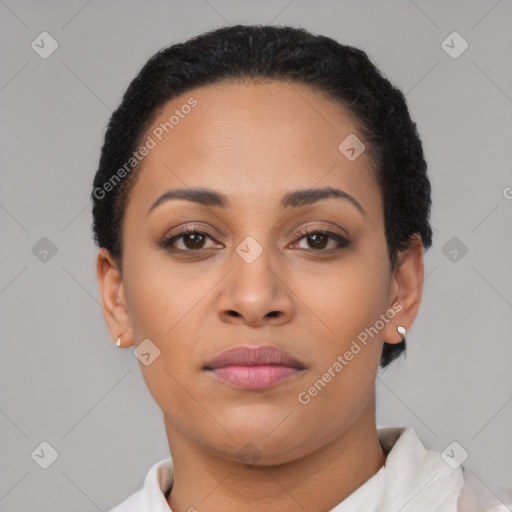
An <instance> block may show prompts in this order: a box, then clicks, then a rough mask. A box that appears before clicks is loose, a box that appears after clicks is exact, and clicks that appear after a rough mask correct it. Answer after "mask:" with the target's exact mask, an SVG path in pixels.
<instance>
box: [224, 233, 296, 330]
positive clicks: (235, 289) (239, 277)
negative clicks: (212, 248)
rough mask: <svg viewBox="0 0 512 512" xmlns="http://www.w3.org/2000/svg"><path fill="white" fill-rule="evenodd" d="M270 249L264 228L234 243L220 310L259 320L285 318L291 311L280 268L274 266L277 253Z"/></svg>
mask: <svg viewBox="0 0 512 512" xmlns="http://www.w3.org/2000/svg"><path fill="white" fill-rule="evenodd" d="M256 237H258V239H257V238H256ZM260 241H261V243H260ZM272 251H273V244H272V240H271V239H270V237H269V236H266V235H265V233H264V232H263V230H261V231H259V232H258V233H257V234H255V235H254V236H253V235H249V236H247V237H246V238H245V239H243V240H242V242H240V243H239V244H238V245H237V246H236V247H235V250H234V251H233V256H232V258H233V259H232V263H233V265H232V270H231V272H230V273H229V278H228V281H227V282H226V285H225V286H224V287H223V290H222V293H221V297H220V300H219V303H218V307H219V314H221V315H226V314H227V315H228V317H230V318H231V317H233V316H237V317H238V316H240V317H243V318H244V319H245V320H246V321H247V322H250V323H258V322H261V321H262V320H263V319H264V318H265V317H266V316H267V317H268V318H270V317H272V318H273V317H279V318H285V317H288V316H289V315H290V314H291V313H292V309H293V302H292V300H291V297H290V292H289V290H288V288H287V287H286V286H285V285H284V282H283V272H282V270H280V269H278V268H277V267H276V264H277V262H278V261H279V257H274V256H275V255H274V254H273V252H272ZM235 313H236V314H235ZM270 313H271V314H270Z"/></svg>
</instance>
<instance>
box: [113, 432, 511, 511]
mask: <svg viewBox="0 0 512 512" xmlns="http://www.w3.org/2000/svg"><path fill="white" fill-rule="evenodd" d="M378 434H379V439H380V442H381V445H382V447H383V449H384V451H385V452H386V453H387V458H386V463H385V465H384V466H382V467H381V468H380V470H379V471H377V473H375V474H374V475H373V476H372V477H371V478H370V479H369V480H367V481H366V482H365V483H364V484H362V485H361V486H360V487H359V488H358V489H356V490H355V491H354V492H353V493H352V494H351V495H350V496H348V497H347V498H346V499H345V500H343V502H341V503H339V504H338V505H337V506H336V507H334V508H333V509H332V510H331V512H359V511H364V512H377V511H378V512H396V511H397V510H400V511H401V512H412V511H414V512H432V511H434V510H435V511H436V512H457V499H458V497H459V495H460V493H461V489H462V487H463V485H464V476H463V468H462V466H460V467H457V468H456V469H452V468H451V467H450V466H449V465H448V464H447V463H446V462H445V461H444V460H443V459H442V457H441V454H440V453H439V452H437V451H432V450H427V449H425V448H424V446H423V444H422V443H421V441H420V440H419V438H418V436H417V435H416V432H415V431H414V429H413V428H411V427H402V428H379V429H378ZM173 478H174V468H173V464H172V459H171V457H167V458H165V459H163V460H161V461H159V462H157V463H156V464H155V465H153V466H152V467H151V468H150V469H149V471H148V473H147V475H146V478H145V480H144V486H143V488H142V489H140V490H139V491H137V492H136V493H134V494H132V495H131V496H130V497H128V498H127V499H126V500H124V501H123V502H122V503H121V504H119V505H118V506H117V507H115V508H113V509H111V511H110V512H132V511H133V510H137V511H138V512H172V510H171V509H170V508H169V505H168V504H167V501H166V498H165V493H166V491H167V490H168V489H169V487H170V486H171V483H172V481H173ZM492 510H497V511H498V510H507V509H506V508H496V509H494V508H493V509H492Z"/></svg>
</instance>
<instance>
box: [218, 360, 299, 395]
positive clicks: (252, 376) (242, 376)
mask: <svg viewBox="0 0 512 512" xmlns="http://www.w3.org/2000/svg"><path fill="white" fill-rule="evenodd" d="M211 372H212V373H213V374H214V375H215V376H217V377H218V378H219V379H221V380H223V381H226V382H228V383H229V384H231V385H233V386H235V387H236V388H239V389H246V390H258V389H267V388H270V387H272V386H275V385H276V384H277V383H279V382H282V381H284V380H286V379H289V378H290V377H293V376H294V375H296V374H297V373H299V372H300V370H299V369H298V368H292V367H290V366H279V365H265V366H224V367H222V368H214V369H213V370H211Z"/></svg>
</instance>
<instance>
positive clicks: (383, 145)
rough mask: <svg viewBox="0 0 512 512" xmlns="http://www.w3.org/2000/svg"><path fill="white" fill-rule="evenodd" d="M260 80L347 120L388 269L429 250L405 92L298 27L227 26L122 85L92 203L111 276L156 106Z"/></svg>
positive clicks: (421, 177) (423, 187)
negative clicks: (294, 86)
mask: <svg viewBox="0 0 512 512" xmlns="http://www.w3.org/2000/svg"><path fill="white" fill-rule="evenodd" d="M265 79H276V80H284V81H288V82H291V83H300V84H306V85H309V86H312V87H313V88H316V89H317V90H319V91H322V92H324V93H327V94H328V95H329V97H332V98H333V99H335V100H338V101H340V103H341V104H342V105H344V106H345V107H346V108H348V110H349V112H351V113H352V115H353V116H354V118H355V120H356V122H357V123H358V126H359V128H360V130H361V136H362V137H364V140H365V145H366V147H367V149H368V154H369V155H370V157H371V162H372V163H373V165H374V168H375V172H376V180H377V183H378V185H379V189H380V191H381V194H382V198H383V204H384V223H385V233H386V242H387V248H388V258H389V262H390V267H391V269H392V270H394V269H395V268H396V266H397V264H398V253H399V251H401V250H404V249H407V248H408V247H410V243H411V237H412V235H414V234H419V235H420V237H421V241H422V243H423V247H424V248H425V249H427V248H429V247H430V246H431V245H432V229H431V226H430V223H429V218H430V207H431V198H430V193H431V187H430V181H429V179H428V177H427V173H426V170H427V165H426V162H425V159H424V156H423V149H422V145H421V140H420V138H419V135H418V132H417V129H416V124H415V123H414V122H413V121H412V120H411V118H410V115H409V111H408V108H407V105H406V100H405V96H404V94H403V93H402V92H401V91H400V90H398V89H397V88H396V87H394V86H393V85H392V84H391V83H390V82H389V80H387V79H386V78H384V76H383V75H382V74H381V73H380V72H379V70H378V69H377V68H376V67H375V65H374V64H373V63H372V62H371V61H370V60H369V58H368V56H367V55H366V53H365V52H363V51H362V50H360V49H357V48H354V47H352V46H348V45H343V44H340V43H338V42H337V41H335V40H334V39H331V38H329V37H326V36H322V35H315V34H313V33H311V32H309V31H308V30H306V29H304V28H295V27H287V26H265V25H234V26H228V27H222V28H219V29H215V30H211V31H209V32H206V33H204V34H200V35H198V36H196V37H193V38H191V39H189V40H187V41H185V42H182V43H178V44H174V45H171V46H168V47H165V48H162V49H161V50H160V51H158V52H157V53H156V54H155V55H153V56H152V57H151V58H150V59H149V60H148V61H147V63H146V64H145V65H144V66H143V68H142V69H141V70H140V72H139V73H138V75H137V76H136V77H135V78H134V79H133V81H132V82H131V83H130V85H129V87H128V89H127V90H126V92H125V94H124V96H123V99H122V101H121V104H120V105H119V107H118V108H117V110H115V112H114V113H113V114H112V116H111V118H110V121H109V123H108V127H107V129H106V132H105V140H104V143H103V147H102V149H101V157H100V161H99V167H98V170H97V172H96V175H95V178H94V184H93V191H92V193H91V199H92V202H93V230H94V240H95V242H96V244H97V245H98V247H105V248H107V249H108V251H109V252H110V254H111V255H112V257H113V258H114V259H115V261H116V263H117V264H118V266H119V269H122V265H121V259H122V258H121V247H122V237H121V234H122V221H123V214H124V210H125V206H126V202H127V198H128V194H129V192H130V190H131V188H132V186H133V183H134V180H135V176H136V175H137V173H136V172H129V173H128V175H127V176H126V177H124V176H125V174H126V172H125V173H119V170H120V169H121V168H123V166H124V168H125V169H126V163H127V162H128V161H130V158H131V157H132V155H133V154H134V152H135V151H136V150H137V148H138V146H139V144H140V143H141V141H142V139H143V137H144V136H145V134H146V131H147V130H148V129H149V127H150V126H151V123H152V122H153V120H154V119H155V118H156V116H157V114H158V113H159V112H160V110H161V108H162V107H163V106H164V105H165V103H166V102H168V101H169V100H171V99H172V98H174V97H176V96H178V95H179V94H181V93H184V92H186V91H187V90H190V89H192V88H194V87H198V86H206V85H209V84H214V83H221V82H223V81H227V82H229V81H237V80H239V81H244V80H255V81H257V80H265ZM136 167H137V164H136V163H135V164H133V169H135V168H136ZM116 173H117V175H116ZM120 175H123V177H124V179H122V180H121V179H120V178H119V176H120ZM113 178H115V179H116V180H118V181H120V183H119V184H118V185H117V184H116V183H115V182H113V181H112V180H113ZM107 183H110V184H111V186H109V187H106V186H105V184H107ZM107 190H108V193H106V191H107ZM404 351H405V338H404V339H403V340H402V342H400V343H398V344H389V343H384V347H383V351H382V356H381V360H380V365H381V367H383V368H384V367H385V366H387V365H388V364H389V363H390V362H391V361H393V360H394V359H396V358H397V357H398V356H399V355H400V354H401V353H402V352H404Z"/></svg>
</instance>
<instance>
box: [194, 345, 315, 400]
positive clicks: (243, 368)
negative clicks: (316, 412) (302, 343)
mask: <svg viewBox="0 0 512 512" xmlns="http://www.w3.org/2000/svg"><path fill="white" fill-rule="evenodd" d="M305 369H306V367H305V366H304V365H303V364H302V363H301V362H300V361H299V360H298V359H296V358H295V357H293V356H292V355H291V354H289V353H288V352H285V351H283V350H280V349H278V348H276V347H273V346H270V345H265V346H260V347H249V346H241V347H235V348H232V349H229V350H226V351H223V352H221V353H220V354H219V355H218V356H217V357H215V358H214V359H212V360H211V361H209V362H208V363H207V364H206V365H205V366H204V367H203V370H205V371H208V372H210V373H211V374H212V375H213V376H214V377H215V378H217V379H220V380H221V381H223V382H225V383H227V384H229V385H231V386H232V387H235V388H238V389H243V390H248V391H258V390H262V389H267V388H270V387H273V386H276V385H277V384H279V383H282V382H284V381H286V380H289V379H290V378H292V377H294V376H296V375H297V374H298V373H300V372H302V371H303V370H305Z"/></svg>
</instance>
